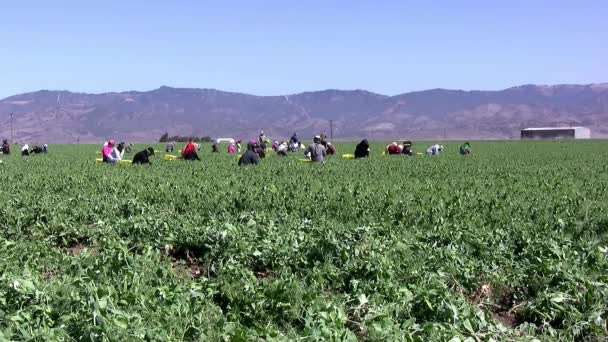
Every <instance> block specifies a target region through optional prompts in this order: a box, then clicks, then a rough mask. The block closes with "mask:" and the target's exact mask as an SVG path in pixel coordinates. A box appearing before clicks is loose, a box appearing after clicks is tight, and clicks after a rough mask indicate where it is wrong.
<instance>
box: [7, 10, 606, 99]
mask: <svg viewBox="0 0 608 342" xmlns="http://www.w3.org/2000/svg"><path fill="white" fill-rule="evenodd" d="M606 18H608V1H603V0H596V1H588V0H579V1H569V0H563V1H555V0H553V1H546V0H527V1H520V0H514V1H490V0H485V1H481V0H475V1H473V0H470V1H457V0H451V1H450V0H435V1H405V0H404V1H396V0H395V1H388V0H387V1H381V0H379V1H355V0H351V1H332V0H325V1H317V0H310V1H289V0H284V1H261V0H260V1H229V0H226V1H193V0H191V1H186V0H183V1H179V0H175V1H154V0H148V1H143V0H124V1H117V0H108V1H97V0H87V1H85V0H79V1H72V0H55V1H47V0H38V1H33V0H20V1H5V2H3V4H2V6H1V10H0V41H1V44H0V79H1V81H0V98H2V97H5V96H9V95H13V94H17V93H22V92H27V91H34V90H39V89H67V90H72V91H83V92H106V91H123V90H150V89H154V88H157V87H159V86H161V85H169V86H175V87H201V88H217V89H222V90H229V91H238V92H247V93H253V94H259V95H280V94H291V93H296V92H301V91H308V90H321V89H328V88H337V89H368V90H371V91H375V92H378V93H383V94H387V95H393V94H398V93H403V92H407V91H414V90H424V89H429V88H457V89H484V90H485V89H488V90H490V89H502V88H507V87H510V86H513V85H520V84H528V83H539V84H561V83H583V84H586V83H595V82H608V58H607V57H608V20H607V19H606Z"/></svg>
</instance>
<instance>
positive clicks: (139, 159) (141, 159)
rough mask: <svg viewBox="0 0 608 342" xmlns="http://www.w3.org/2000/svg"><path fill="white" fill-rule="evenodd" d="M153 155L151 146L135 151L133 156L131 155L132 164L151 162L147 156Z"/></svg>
mask: <svg viewBox="0 0 608 342" xmlns="http://www.w3.org/2000/svg"><path fill="white" fill-rule="evenodd" d="M153 155H154V149H153V148H152V147H148V148H147V149H145V150H143V151H141V152H137V153H135V156H133V162H132V164H151V163H150V159H149V158H150V156H153Z"/></svg>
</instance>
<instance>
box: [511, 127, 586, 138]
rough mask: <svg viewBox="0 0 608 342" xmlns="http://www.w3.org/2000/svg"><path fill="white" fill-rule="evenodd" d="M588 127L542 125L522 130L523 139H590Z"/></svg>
mask: <svg viewBox="0 0 608 342" xmlns="http://www.w3.org/2000/svg"><path fill="white" fill-rule="evenodd" d="M590 138H591V130H590V129H589V128H587V127H540V128H526V129H522V130H521V139H522V140H528V139H590Z"/></svg>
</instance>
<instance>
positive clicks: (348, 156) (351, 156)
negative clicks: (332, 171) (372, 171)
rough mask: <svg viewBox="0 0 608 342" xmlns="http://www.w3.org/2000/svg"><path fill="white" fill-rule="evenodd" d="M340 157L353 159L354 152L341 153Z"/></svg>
mask: <svg viewBox="0 0 608 342" xmlns="http://www.w3.org/2000/svg"><path fill="white" fill-rule="evenodd" d="M342 158H344V159H355V155H354V154H350V153H348V154H343V155H342Z"/></svg>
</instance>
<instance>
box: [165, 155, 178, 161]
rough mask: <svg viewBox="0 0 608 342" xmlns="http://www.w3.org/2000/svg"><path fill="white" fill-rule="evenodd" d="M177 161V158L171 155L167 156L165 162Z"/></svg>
mask: <svg viewBox="0 0 608 342" xmlns="http://www.w3.org/2000/svg"><path fill="white" fill-rule="evenodd" d="M175 159H177V156H172V155H170V154H165V160H175Z"/></svg>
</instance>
